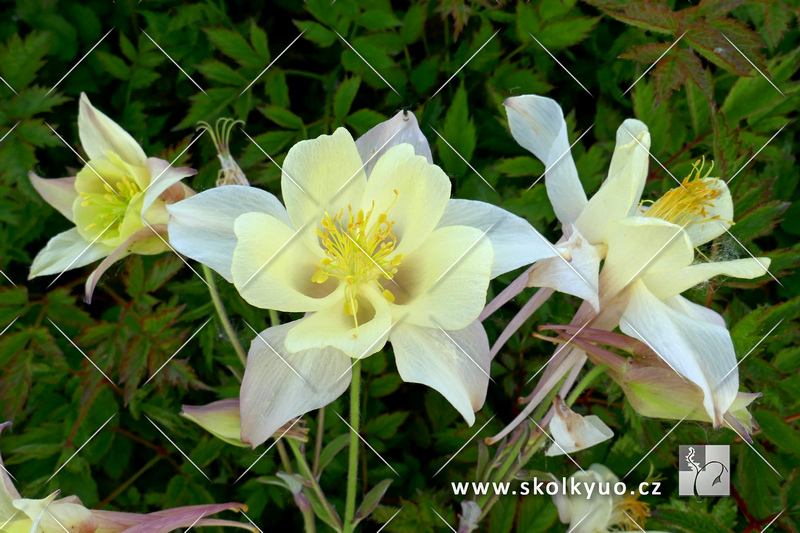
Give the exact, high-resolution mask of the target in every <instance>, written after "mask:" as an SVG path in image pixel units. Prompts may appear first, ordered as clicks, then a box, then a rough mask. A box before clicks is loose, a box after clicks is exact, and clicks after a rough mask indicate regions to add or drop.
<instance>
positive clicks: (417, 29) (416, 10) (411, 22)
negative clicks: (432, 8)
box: [400, 2, 428, 44]
mask: <svg viewBox="0 0 800 533" xmlns="http://www.w3.org/2000/svg"><path fill="white" fill-rule="evenodd" d="M427 11H428V4H427V2H426V3H422V4H412V5H411V6H410V7H409V8H408V11H406V14H405V16H404V17H403V27H402V28H400V37H401V38H402V39H403V42H404V43H406V44H413V43H415V42H417V41H418V40H419V39H420V37H422V31H423V30H424V29H425V18H426V16H427V14H428V13H427Z"/></svg>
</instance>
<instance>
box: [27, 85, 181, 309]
mask: <svg viewBox="0 0 800 533" xmlns="http://www.w3.org/2000/svg"><path fill="white" fill-rule="evenodd" d="M78 133H79V135H80V138H81V144H82V145H83V149H84V151H85V152H86V155H87V156H88V157H89V161H88V162H87V163H86V165H85V166H84V167H83V168H82V169H81V170H80V171H79V172H78V174H77V175H76V176H74V177H69V178H58V179H43V178H40V177H39V176H37V175H36V174H35V173H33V172H30V173H29V177H30V180H31V183H32V184H33V186H34V188H35V189H36V190H37V191H38V192H39V194H41V195H42V198H44V200H45V201H46V202H47V203H49V204H50V205H52V206H53V207H54V208H56V209H57V210H58V211H59V212H60V213H61V214H62V215H64V216H65V217H67V218H68V219H69V220H70V221H71V222H74V223H75V227H74V228H72V229H70V230H67V231H65V232H64V233H60V234H58V235H56V236H55V237H53V238H52V239H50V241H49V242H48V243H47V246H46V247H45V248H44V249H43V250H42V251H40V252H39V254H38V255H37V256H36V258H35V259H34V260H33V265H31V271H30V275H29V276H28V279H33V278H35V277H38V276H45V275H49V274H60V273H61V272H64V271H66V270H70V269H73V268H78V267H81V266H84V265H88V264H89V263H93V262H94V261H97V260H99V259H104V258H105V259H104V260H103V261H102V262H101V263H100V265H99V266H98V267H97V268H96V269H95V270H94V272H92V274H91V275H90V276H89V279H88V280H87V281H86V300H87V301H89V302H90V301H91V297H92V292H93V291H94V288H95V286H96V285H97V281H98V280H99V278H100V276H101V275H102V274H103V273H104V272H105V271H106V270H107V269H108V267H110V266H111V265H112V264H113V263H114V262H115V261H118V260H119V259H121V258H123V257H125V256H126V255H128V254H132V253H136V254H144V255H148V254H157V253H161V252H164V251H166V250H168V247H167V245H166V244H165V242H164V240H165V239H166V224H167V220H168V218H169V214H168V213H167V210H166V206H167V205H168V204H172V203H174V202H177V201H180V200H183V199H184V198H185V197H187V196H189V195H191V194H193V192H192V190H191V189H189V188H188V187H186V186H185V185H183V184H182V183H180V180H181V179H183V178H185V177H187V176H193V175H194V174H196V171H195V170H194V169H191V168H186V167H182V168H172V167H171V166H170V165H169V163H168V162H167V161H164V160H163V159H158V158H156V157H151V158H148V157H147V156H146V155H145V153H144V151H143V150H142V147H141V146H139V144H138V143H137V142H136V141H135V140H134V139H133V137H131V136H130V134H128V132H126V131H125V130H123V129H122V128H121V127H120V126H119V125H118V124H117V123H115V122H114V121H113V120H111V119H110V118H108V117H107V116H106V115H104V114H103V113H102V112H100V111H99V110H97V109H96V108H95V107H94V106H92V104H91V103H90V102H89V98H87V97H86V95H85V94H83V93H82V94H81V99H80V108H79V111H78ZM156 233H158V234H156ZM159 235H161V236H159ZM162 239H164V240H162Z"/></svg>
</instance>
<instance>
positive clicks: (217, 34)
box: [205, 28, 266, 68]
mask: <svg viewBox="0 0 800 533" xmlns="http://www.w3.org/2000/svg"><path fill="white" fill-rule="evenodd" d="M205 31H206V35H208V38H209V39H210V40H211V42H212V43H213V44H214V46H215V47H216V48H217V49H218V50H219V51H220V52H222V53H223V54H225V55H226V56H228V57H230V58H231V59H233V60H235V61H236V62H237V63H239V64H240V65H241V66H243V67H250V68H259V67H261V68H263V67H264V66H265V65H266V63H265V62H264V60H263V59H262V58H261V57H260V56H259V55H258V54H257V53H256V52H255V50H253V49H252V48H251V47H250V45H249V44H248V43H247V41H246V40H245V38H244V37H242V35H241V34H240V33H239V32H236V31H232V30H228V29H224V28H218V29H210V30H205Z"/></svg>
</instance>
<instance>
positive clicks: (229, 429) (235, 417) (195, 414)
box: [181, 398, 308, 448]
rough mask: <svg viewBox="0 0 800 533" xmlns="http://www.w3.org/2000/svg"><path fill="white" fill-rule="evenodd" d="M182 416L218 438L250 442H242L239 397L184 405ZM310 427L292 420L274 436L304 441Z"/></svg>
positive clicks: (243, 444) (234, 441)
mask: <svg viewBox="0 0 800 533" xmlns="http://www.w3.org/2000/svg"><path fill="white" fill-rule="evenodd" d="M181 416H182V417H184V418H186V419H188V420H191V421H192V422H194V423H195V424H197V425H198V426H200V427H202V428H203V429H205V430H206V431H208V432H209V433H211V434H212V435H214V436H215V437H217V438H218V439H220V440H222V441H225V442H227V443H228V444H232V445H234V446H239V447H241V448H246V447H248V446H249V444H246V443H244V442H242V418H241V414H240V410H239V398H226V399H224V400H218V401H216V402H211V403H210V404H208V405H202V406H195V405H184V406H183V410H182V411H181ZM307 434H308V428H307V427H305V426H304V425H303V421H302V420H298V421H297V422H294V421H292V422H291V423H289V424H286V425H285V426H284V427H282V428H280V429H279V430H278V431H276V432H275V435H273V437H275V438H276V439H277V438H280V437H286V438H289V439H296V440H299V441H302V442H307V441H308V436H307Z"/></svg>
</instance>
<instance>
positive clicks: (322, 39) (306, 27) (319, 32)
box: [293, 20, 338, 48]
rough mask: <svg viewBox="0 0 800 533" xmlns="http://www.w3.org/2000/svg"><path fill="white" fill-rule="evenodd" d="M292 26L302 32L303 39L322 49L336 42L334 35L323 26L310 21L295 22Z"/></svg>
mask: <svg viewBox="0 0 800 533" xmlns="http://www.w3.org/2000/svg"><path fill="white" fill-rule="evenodd" d="M293 22H294V25H295V26H297V27H298V28H299V29H300V30H301V31H303V32H304V33H303V39H306V40H309V41H311V42H312V43H314V44H317V45H319V46H321V47H322V48H328V47H329V46H331V45H332V44H333V43H334V42H336V39H338V37H336V34H335V33H333V32H332V31H330V30H329V29H327V28H326V27H325V26H323V25H321V24H319V23H317V22H314V21H311V20H295V21H293Z"/></svg>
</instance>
